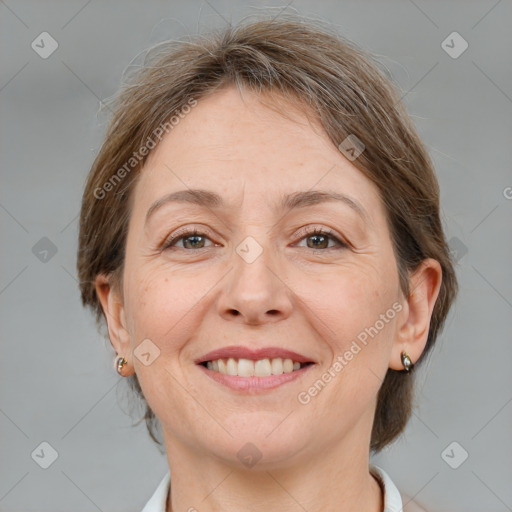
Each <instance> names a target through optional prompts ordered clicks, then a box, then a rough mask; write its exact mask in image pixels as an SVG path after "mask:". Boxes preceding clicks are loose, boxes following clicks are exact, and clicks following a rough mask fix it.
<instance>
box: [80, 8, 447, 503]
mask: <svg viewBox="0 0 512 512" xmlns="http://www.w3.org/2000/svg"><path fill="white" fill-rule="evenodd" d="M112 108H113V111H114V115H113V119H112V122H111V125H110V127H109V129H108V131H107V134H106V137H105V142H104V144H103V146H102V148H101V150H100V152H99V154H98V156H97V158H96V160H95V162H94V164H93V167H92V169H91V172H90V175H89V178H88V181H87V184H86V187H85V191H84V195H83V203H82V211H81V218H80V239H79V253H78V271H79V275H80V283H81V285H80V286H81V293H82V300H83V303H84V304H85V305H88V306H90V307H91V308H92V309H93V310H94V311H95V312H96V315H97V319H98V321H99V322H101V321H102V319H105V320H106V324H107V326H108V333H109V337H110V341H111V343H112V346H113V348H114V350H115V352H116V355H117V357H116V359H115V367H116V369H117V371H118V372H119V373H120V374H121V375H122V376H123V377H126V378H128V379H129V381H130V382H131V384H132V386H133V387H134V389H135V390H137V392H138V393H139V394H140V396H141V397H142V399H143V400H144V401H145V403H146V407H147V412H146V415H145V419H146V421H147V425H148V429H149V431H150V434H151V435H152V437H153V438H154V439H155V440H157V439H156V436H155V433H154V421H156V418H157V419H158V421H159V424H160V425H161V428H162V436H163V443H164V446H165V450H166V455H167V460H168V464H169V469H170V472H169V474H167V475H166V477H165V478H164V479H163V480H162V482H161V483H160V485H159V486H158V488H157V490H156V492H155V494H154V496H153V497H152V498H151V500H150V501H149V502H148V503H147V505H146V507H145V508H144V512H150V511H152V512H153V511H158V512H164V511H167V512H170V511H173V512H177V511H194V510H197V511H200V512H207V511H225V512H226V511H231V510H237V511H239V510H251V511H260V510H265V511H267V512H268V511H273V510H279V511H283V510H301V509H302V510H308V511H309V512H314V511H319V510H322V511H326V510H329V511H331V510H332V511H337V512H339V511H353V510H364V511H368V512H370V511H372V512H378V511H382V510H385V511H399V510H402V508H403V507H405V508H404V509H405V510H413V509H412V508H411V503H409V501H410V500H409V498H405V497H402V496H401V495H400V493H399V491H398V490H397V488H396V486H395V485H394V484H393V482H392V480H391V478H390V477H389V475H387V474H386V472H385V471H384V470H383V469H382V468H379V467H377V466H375V465H372V464H370V462H369V455H370V451H372V452H373V453H376V452H378V451H380V450H382V448H383V447H385V446H386V445H388V444H389V443H391V442H392V441H393V440H394V439H396V437H397V436H398V435H399V434H400V433H401V432H402V431H403V430H404V428H405V425H406V423H407V420H408V418H409V416H410V414H411V400H412V390H413V376H414V367H415V366H416V365H417V364H418V363H420V362H421V361H422V360H423V359H424V358H425V355H426V354H427V353H428V351H429V350H431V349H432V347H433V345H434V342H435V340H436V337H437V335H438V333H439V331H440V329H441V327H442V325H443V322H444V320H445V317H446V315H447V313H448V310H449V307H450V304H451V303H452V301H453V299H454V297H455V293H456V278H455V275H454V271H453V267H452V264H451V262H450V257H449V251H448V248H447V244H446V240H445V237H444V233H443V230H442V226H441V222H440V218H439V191H438V185H437V181H436V178H435V175H434V171H433V168H432V163H431V161H430V159H429V157H428V155H427V153H426V150H425V148H424V146H423V144H422V142H421V141H420V139H419V137H418V135H417V134H416V132H415V129H414V127H413V125H412V123H411V121H410V119H409V118H408V116H407V114H406V113H405V112H404V109H403V107H402V105H401V103H400V100H399V97H398V96H397V93H396V92H395V90H394V89H393V86H392V85H391V84H390V82H389V81H388V80H387V79H386V78H385V76H384V74H383V73H382V72H381V71H380V70H379V68H378V66H377V64H376V63H375V62H374V61H373V60H372V58H371V57H370V56H369V55H367V54H366V53H365V52H363V51H362V50H360V49H358V48H357V47H355V46H354V45H353V44H351V43H349V42H347V41H344V40H341V39H340V38H339V37H337V36H336V35H335V34H331V33H329V31H328V30H326V29H323V28H318V27H317V26H315V25H313V24H311V23H309V22H308V23H305V22H303V21H302V20H300V19H294V18H287V19H285V20H283V19H282V18H280V19H276V20H262V21H257V22H253V23H247V24H244V25H239V26H237V27H234V28H229V29H227V30H226V31H225V32H223V33H220V34H214V35H212V36H211V37H208V38H205V37H203V38H196V39H193V40H191V41H189V42H178V43H176V42H165V43H162V44H161V45H158V46H157V47H155V48H154V49H152V50H151V51H150V52H149V53H148V55H147V56H146V60H145V62H144V65H143V66H142V67H141V69H140V70H138V71H137V72H136V74H135V76H134V77H133V78H132V79H131V81H130V83H129V84H128V85H126V86H125V87H124V88H123V89H122V90H121V91H120V93H119V95H118V96H117V98H116V101H115V103H114V104H113V106H112ZM170 481H172V485H170ZM416 510H418V509H416Z"/></svg>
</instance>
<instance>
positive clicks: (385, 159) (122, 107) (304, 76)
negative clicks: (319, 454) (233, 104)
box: [78, 16, 457, 452]
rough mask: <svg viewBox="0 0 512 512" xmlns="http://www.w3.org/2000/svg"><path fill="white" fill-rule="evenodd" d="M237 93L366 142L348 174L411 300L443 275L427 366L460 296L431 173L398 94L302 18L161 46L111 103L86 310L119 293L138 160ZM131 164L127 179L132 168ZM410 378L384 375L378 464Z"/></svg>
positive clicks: (396, 426)
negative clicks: (268, 98)
mask: <svg viewBox="0 0 512 512" xmlns="http://www.w3.org/2000/svg"><path fill="white" fill-rule="evenodd" d="M231 84H235V85H236V86H238V87H239V88H243V87H247V88H249V89H250V90H253V91H256V92H266V93H270V94H271V95H272V94H275V95H281V96H283V95H284V96H285V97H286V98H289V99H290V101H293V100H300V102H301V103H302V104H303V105H305V106H306V110H309V111H310V112H312V113H313V115H314V116H315V117H316V118H317V119H318V120H319V121H320V122H321V124H322V126H323V127H324V129H325V131H326V132H327V134H328V135H329V137H330V139H331V140H332V142H333V143H334V144H335V145H336V146H339V145H340V143H342V141H344V140H345V139H346V138H347V137H348V136H350V135H351V136H354V135H355V136H356V137H357V138H358V139H359V140H360V141H362V143H363V144H364V146H365V150H364V151H363V153H362V154H361V155H360V156H359V157H358V158H357V159H356V160H354V161H353V164H354V165H355V166H356V167H357V168H358V169H359V170H360V171H361V172H363V173H364V174H365V176H367V177H368V178H369V179H370V180H371V181H372V182H373V183H375V184H376V186H377V187H378V189H379V192H380V196H381V198H382V201H383V204H384V205H385V208H386V211H387V220H388V225H389V228H390V232H391V236H392V242H393V245H394V250H395V255H396V259H397V266H398V271H399V276H400V285H401V287H402V290H403V292H404V294H405V296H406V297H407V296H409V293H410V290H409V275H410V273H411V272H412V271H414V270H415V269H416V268H417V267H418V266H419V264H420V263H421V261H422V260H424V259H426V258H434V259H435V260H437V261H438V262H439V263H440V265H441V268H442V284H441V289H440V292H439V296H438V299H437V302H436V304H435V307H434V310H433V314H432V317H431V321H430V331H429V335H428V341H427V344H426V347H425V350H424V352H423V354H422V356H421V358H420V359H419V362H421V361H422V360H423V359H424V358H425V356H426V354H427V353H428V352H429V351H430V350H431V349H432V347H433V345H434V342H435V340H436V337H437V335H438V333H439V331H440V329H441V328H442V326H443V324H444V321H445V318H446V316H447V314H448V311H449V308H450V305H451V303H452V301H453V300H454V298H455V295H456V291H457V281H456V276H455V272H454V269H453V266H452V263H451V260H450V253H449V250H448V246H447V243H446V239H445V236H444V233H443V228H442V225H441V220H440V213H439V187H438V183H437V179H436V177H435V173H434V169H433V165H432V162H431V160H430V158H429V156H428V154H427V151H426V149H425V147H424V145H423V143H422V142H421V140H420V138H419V136H418V135H417V133H416V130H415V128H414V126H413V124H412V122H411V120H410V118H409V116H408V115H407V113H406V111H405V109H404V107H403V105H402V103H401V101H400V97H399V94H398V89H397V88H396V87H395V86H394V85H393V84H392V82H391V81H390V80H389V79H388V78H387V76H386V73H385V71H383V70H382V68H381V66H380V65H379V63H378V62H377V61H376V60H375V59H374V58H373V57H372V56H371V55H370V54H369V53H367V52H366V51H363V50H362V49H360V48H359V47H357V46H356V45H354V44H353V43H351V42H349V41H347V40H345V39H343V38H342V37H340V36H339V35H338V34H335V33H334V32H331V29H330V28H326V27H324V26H320V24H319V23H318V22H314V23H313V22H310V21H304V20H302V19H300V18H297V17H295V16H286V17H283V16H281V17H280V19H260V20H258V21H253V22H245V23H242V24H239V25H237V26H235V27H231V26H230V27H228V28H226V29H225V30H223V31H217V32H213V33H212V34H209V35H208V36H195V37H194V38H192V39H191V40H183V41H166V42H164V43H160V44H158V45H156V46H155V47H153V48H151V49H150V50H149V51H148V52H147V54H146V57H145V60H144V64H143V65H142V67H141V68H140V69H138V70H137V71H136V72H135V73H134V74H133V76H132V77H131V78H130V80H129V82H128V83H127V84H126V85H124V86H123V87H122V88H121V90H120V91H119V93H118V94H117V96H116V97H115V98H114V100H113V101H112V103H111V108H112V109H113V117H112V120H111V123H110V125H109V127H108V129H107V133H106V137H105V141H104V143H103V145H102V147H101V149H100V151H99V154H98V155H97V157H96V159H95V161H94V163H93V165H92V168H91V171H90V173H89V177H88V180H87V183H86V186H85V190H84V194H83V201H82V209H81V215H80V234H79V248H78V276H79V279H80V291H81V296H82V302H83V304H84V305H87V306H90V307H91V308H92V309H93V310H95V312H96V318H97V321H98V322H99V323H101V320H102V314H103V311H102V308H101V304H100V302H99V299H98V297H97V295H96V291H95V286H94V280H95V277H96V276H97V275H98V274H99V273H105V274H110V275H111V276H112V279H113V280H112V283H114V284H115V285H117V286H118V285H119V283H121V282H122V272H123V263H124V255H125V244H126V236H127V229H128V221H129V215H130V209H131V205H130V200H131V197H132V196H133V189H134V186H135V184H136V182H137V176H138V175H139V172H138V171H140V169H141V168H142V167H143V165H144V162H145V161H146V159H147V151H146V152H145V154H144V155H142V156H141V148H143V147H144V145H145V144H147V141H148V140H149V139H150V138H151V137H154V134H155V131H157V130H158V129H159V127H161V126H163V125H165V124H167V126H169V122H170V120H171V119H172V117H173V116H176V115H178V113H179V112H180V111H181V109H182V108H183V107H184V105H186V104H187V102H190V101H191V100H192V101H198V100H200V99H201V98H202V97H205V96H206V95H208V94H212V93H214V92H215V91H216V90H218V89H219V88H221V87H223V86H226V85H231ZM157 133H158V132H157ZM131 158H134V160H130V159H131ZM128 161H130V162H131V164H133V165H131V167H127V166H126V162H128ZM122 169H124V172H121V170H122ZM116 177H117V178H118V179H117V178H116ZM107 183H109V184H110V185H108V186H106V184H107ZM412 378H413V375H411V374H404V373H403V372H400V371H395V370H392V369H389V370H388V372H387V374H386V377H385V379H384V381H383V383H382V386H381V388H380V390H379V394H378V400H377V407H376V412H375V419H374V424H373V430H372V435H371V445H370V447H371V449H372V450H373V451H374V452H378V451H380V450H381V449H382V448H383V447H384V446H386V445H387V444H388V443H390V442H391V441H392V440H394V439H395V438H396V437H397V436H398V435H399V434H400V433H401V432H402V431H403V430H404V428H405V425H406V423H407V421H408V419H409V417H410V415H411V412H412V397H413V380H412ZM129 379H130V384H131V386H132V388H133V389H135V390H136V391H137V393H138V394H139V396H140V397H141V398H142V400H143V403H144V404H145V407H146V412H145V415H144V419H145V420H146V425H147V428H148V431H149V433H150V435H151V437H152V438H153V439H154V440H155V441H156V442H157V443H159V444H161V442H160V441H158V440H157V438H156V436H155V431H154V428H155V426H156V425H157V423H158V422H157V421H156V417H155V415H154V413H153V411H152V410H151V409H150V407H149V405H148V404H147V403H146V402H145V400H144V397H143V395H142V391H141V388H140V385H139V382H138V380H137V376H136V375H133V376H132V377H129Z"/></svg>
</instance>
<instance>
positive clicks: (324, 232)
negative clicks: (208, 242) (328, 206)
mask: <svg viewBox="0 0 512 512" xmlns="http://www.w3.org/2000/svg"><path fill="white" fill-rule="evenodd" d="M299 235H300V240H299V242H301V241H302V240H304V239H305V238H309V237H310V236H313V235H321V236H325V237H327V238H329V239H331V240H334V241H335V242H336V243H337V244H338V246H339V247H340V248H342V249H343V248H347V247H348V244H346V243H345V242H343V241H342V240H340V239H339V238H338V237H337V236H335V234H334V232H333V231H331V230H330V229H328V228H327V229H326V228H322V229H321V228H315V227H311V226H308V227H306V228H304V229H302V230H301V231H300V232H299ZM193 236H201V237H205V236H206V235H205V234H204V233H203V232H201V231H199V230H198V229H196V228H194V229H185V230H183V231H178V232H177V233H176V234H175V235H173V236H171V237H169V238H167V239H166V240H165V241H164V242H163V244H162V248H161V249H162V250H166V249H170V248H171V247H172V246H173V245H174V244H175V243H176V242H179V241H180V240H183V239H185V238H189V237H193ZM206 238H208V237H207V236H206ZM207 248H208V247H200V248H199V249H197V250H200V249H207ZM335 248H336V247H326V248H325V249H312V250H319V251H327V250H329V249H335ZM180 249H183V250H185V251H190V250H192V251H193V250H194V249H185V248H182V247H180Z"/></svg>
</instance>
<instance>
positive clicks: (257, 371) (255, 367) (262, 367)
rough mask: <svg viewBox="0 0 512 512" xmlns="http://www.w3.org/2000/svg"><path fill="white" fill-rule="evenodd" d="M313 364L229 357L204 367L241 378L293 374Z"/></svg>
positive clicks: (287, 360)
mask: <svg viewBox="0 0 512 512" xmlns="http://www.w3.org/2000/svg"><path fill="white" fill-rule="evenodd" d="M309 364H312V363H300V362H298V361H293V360H292V359H283V358H281V357H275V358H272V359H270V358H265V359H258V360H256V361H253V360H251V359H244V358H240V359H237V358H234V357H229V358H227V359H225V358H221V359H215V360H213V361H205V362H203V363H202V365H203V366H205V367H206V368H208V370H212V371H214V372H218V373H221V374H223V375H231V376H239V377H269V376H271V375H282V374H283V373H292V372H294V371H297V370H300V369H301V368H303V367H305V366H307V365H309Z"/></svg>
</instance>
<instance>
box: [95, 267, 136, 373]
mask: <svg viewBox="0 0 512 512" xmlns="http://www.w3.org/2000/svg"><path fill="white" fill-rule="evenodd" d="M94 285H95V288H96V294H97V295H98V298H99V300H100V303H101V307H102V308H103V313H104V314H105V318H106V321H107V326H108V334H109V337H110V343H111V344H112V346H113V347H114V350H115V351H116V352H117V354H119V355H120V356H123V357H124V358H125V359H127V360H128V365H127V366H126V367H125V368H124V369H123V376H125V377H128V376H129V375H132V374H133V373H134V372H133V365H132V364H130V362H131V361H130V359H131V357H128V356H129V355H130V354H131V346H130V334H129V331H128V328H127V325H126V315H125V309H124V304H123V298H122V294H121V292H120V290H118V289H117V287H115V286H113V285H112V279H111V277H110V275H106V274H98V275H97V276H96V279H95V281H94ZM130 372H131V373H130Z"/></svg>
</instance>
